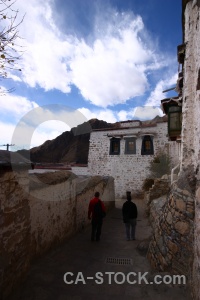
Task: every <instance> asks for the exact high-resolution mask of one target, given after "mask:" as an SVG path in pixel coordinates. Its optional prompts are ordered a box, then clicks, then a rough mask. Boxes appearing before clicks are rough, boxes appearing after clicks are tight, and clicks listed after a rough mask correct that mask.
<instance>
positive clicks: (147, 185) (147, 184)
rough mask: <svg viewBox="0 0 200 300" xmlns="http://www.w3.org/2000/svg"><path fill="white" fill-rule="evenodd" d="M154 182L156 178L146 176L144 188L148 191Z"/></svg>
mask: <svg viewBox="0 0 200 300" xmlns="http://www.w3.org/2000/svg"><path fill="white" fill-rule="evenodd" d="M153 184H154V179H152V178H146V179H145V180H144V182H143V185H142V190H143V191H145V192H147V191H148V190H149V189H150V188H151V187H152V185H153Z"/></svg>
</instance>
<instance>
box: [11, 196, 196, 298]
mask: <svg viewBox="0 0 200 300" xmlns="http://www.w3.org/2000/svg"><path fill="white" fill-rule="evenodd" d="M141 203H142V202H141V200H138V201H136V204H137V205H138V208H139V217H138V223H137V234H136V241H129V242H128V241H126V239H125V229H124V224H123V223H122V218H121V205H122V203H121V202H117V205H116V208H115V209H113V211H112V212H110V213H109V214H108V215H107V217H106V219H105V221H104V224H103V228H102V238H101V241H100V242H93V243H92V242H91V241H90V228H86V229H85V230H84V231H82V232H80V233H78V234H77V235H76V236H74V237H72V238H71V239H70V240H69V241H67V242H66V243H64V244H63V245H62V246H60V247H58V248H56V249H55V250H53V251H51V252H49V253H48V254H46V255H45V256H44V257H42V258H40V259H38V260H37V261H35V262H34V263H33V264H32V267H31V269H30V272H29V274H28V276H27V278H26V280H25V281H24V282H23V284H22V285H21V286H20V287H19V288H18V290H16V291H15V292H14V293H13V294H12V295H11V296H10V297H9V300H55V299H56V300H88V299H95V300H98V299H101V300H107V299H115V300H118V299H120V300H121V299H124V300H129V299H130V300H133V299H134V300H139V299H145V300H150V299H152V300H153V299H154V300H161V299H162V300H169V299H170V300H176V299H177V300H179V299H187V300H190V299H191V297H190V293H189V291H188V288H187V286H186V285H169V284H168V285H166V284H159V285H157V284H154V283H150V282H153V280H154V276H155V275H156V274H154V273H152V272H151V269H150V266H149V263H148V261H147V259H146V257H145V255H142V254H141V253H140V252H139V251H138V250H137V246H138V244H140V242H141V241H142V240H143V239H147V238H148V237H149V236H150V234H151V228H150V227H149V225H148V220H147V219H146V218H145V217H144V207H143V205H141ZM66 272H71V273H70V274H68V275H67V276H66V280H67V281H68V282H69V281H74V282H73V283H71V284H66V283H65V282H64V274H65V273H66ZM97 272H99V273H98V274H97ZM111 272H113V273H111ZM130 272H135V274H133V273H130ZM145 272H148V273H147V275H146V276H145V278H146V279H141V278H140V276H142V275H143V274H144V273H145ZM71 274H73V276H71ZM128 274H129V275H128ZM160 275H163V276H164V275H166V274H160ZM89 277H90V278H89ZM140 279H141V282H139V281H140ZM95 280H96V281H95ZM134 280H136V281H137V282H136V283H134ZM147 280H148V283H149V284H147V282H146V281H147Z"/></svg>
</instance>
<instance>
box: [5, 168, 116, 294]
mask: <svg viewBox="0 0 200 300" xmlns="http://www.w3.org/2000/svg"><path fill="white" fill-rule="evenodd" d="M0 191H1V197H0V200H1V203H0V204H1V206H0V236H1V240H0V242H1V244H0V299H6V296H7V295H8V294H9V293H10V292H11V290H12V289H13V288H14V287H15V286H16V285H17V283H19V282H20V280H21V279H22V278H23V277H24V275H25V274H26V272H27V270H28V268H29V265H30V262H31V260H32V259H33V258H34V257H36V256H39V255H41V254H43V253H44V252H45V251H47V250H48V249H50V248H52V247H55V246H56V245H57V244H59V243H61V242H62V241H64V240H66V239H67V238H69V237H70V236H71V235H73V234H74V233H76V232H77V231H79V230H82V229H83V228H84V227H86V226H87V225H89V223H90V221H89V220H88V219H87V210H88V204H89V200H90V199H91V198H92V197H93V196H94V193H95V191H99V192H100V194H101V199H102V200H103V201H105V205H106V208H107V209H108V210H109V209H110V208H111V207H113V206H114V180H113V178H111V177H101V176H95V177H85V178H84V177H83V176H82V177H81V178H80V177H77V176H76V175H75V174H73V173H71V172H68V171H60V172H53V173H45V174H32V175H29V176H28V171H27V172H22V171H21V172H19V173H16V172H15V173H14V172H4V173H3V174H1V177H0Z"/></svg>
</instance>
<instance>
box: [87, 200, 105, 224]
mask: <svg viewBox="0 0 200 300" xmlns="http://www.w3.org/2000/svg"><path fill="white" fill-rule="evenodd" d="M98 201H100V202H101V207H102V210H103V211H104V212H106V209H105V205H104V203H103V202H102V201H101V200H100V199H99V198H96V197H94V198H93V199H92V200H90V203H89V208H88V219H90V218H91V217H92V219H95V216H94V205H95V204H96V203H97V202H98Z"/></svg>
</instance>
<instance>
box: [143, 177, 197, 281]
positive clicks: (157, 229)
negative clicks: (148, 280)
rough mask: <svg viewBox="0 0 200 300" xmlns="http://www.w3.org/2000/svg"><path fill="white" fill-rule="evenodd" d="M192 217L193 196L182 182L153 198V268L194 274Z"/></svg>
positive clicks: (151, 244)
mask: <svg viewBox="0 0 200 300" xmlns="http://www.w3.org/2000/svg"><path fill="white" fill-rule="evenodd" d="M156 202H157V203H156ZM155 211H156V213H155ZM193 219H194V199H193V197H192V194H191V193H190V191H188V189H187V187H186V188H185V189H183V188H182V186H180V183H179V182H177V183H174V184H173V186H172V187H171V191H170V194H168V196H167V195H166V196H163V197H161V198H160V199H156V200H153V201H152V202H151V205H150V220H151V223H152V227H153V236H152V239H151V242H150V246H149V250H148V254H147V256H148V258H149V261H150V263H151V266H152V267H153V268H154V269H156V270H159V271H170V272H172V273H175V274H180V275H186V276H189V275H191V274H189V272H190V270H191V266H192V261H193V257H192V255H191V253H192V250H193V248H192V245H193Z"/></svg>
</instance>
